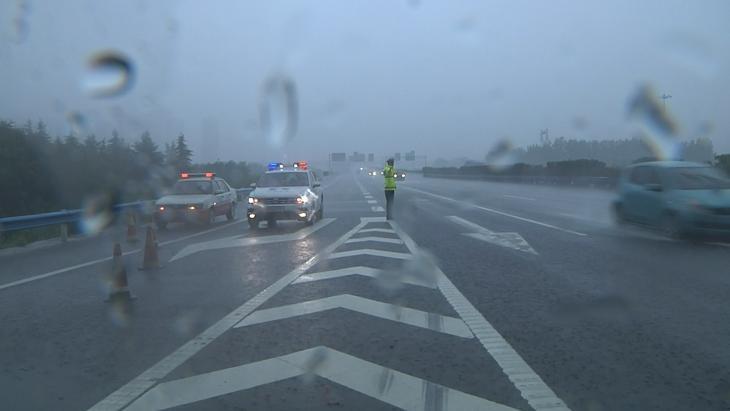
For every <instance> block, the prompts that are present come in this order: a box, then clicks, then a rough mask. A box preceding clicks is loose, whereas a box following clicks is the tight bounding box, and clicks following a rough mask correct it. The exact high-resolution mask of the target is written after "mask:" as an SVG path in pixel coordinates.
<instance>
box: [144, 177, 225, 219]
mask: <svg viewBox="0 0 730 411" xmlns="http://www.w3.org/2000/svg"><path fill="white" fill-rule="evenodd" d="M236 199H237V195H236V190H233V189H232V188H231V187H230V186H229V185H228V183H227V182H226V181H225V180H223V179H222V178H218V177H216V176H215V173H211V172H207V173H197V174H196V173H187V172H182V173H180V179H179V180H178V181H177V182H176V183H175V185H174V186H173V188H172V193H171V194H169V195H166V196H164V197H162V198H160V199H159V200H157V201H156V202H155V222H156V223H157V227H159V228H160V229H164V228H165V227H167V224H168V223H170V222H173V221H180V222H202V223H204V224H212V223H213V221H215V218H216V217H217V216H219V215H225V216H226V217H227V218H228V220H229V221H230V220H234V219H235V218H236Z"/></svg>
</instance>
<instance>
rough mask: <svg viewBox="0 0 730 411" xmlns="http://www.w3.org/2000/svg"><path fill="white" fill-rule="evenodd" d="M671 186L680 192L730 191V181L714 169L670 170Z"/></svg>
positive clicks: (683, 168) (686, 168)
mask: <svg viewBox="0 0 730 411" xmlns="http://www.w3.org/2000/svg"><path fill="white" fill-rule="evenodd" d="M669 170H670V171H669V176H670V179H669V181H670V185H671V186H672V188H675V189H678V190H717V189H730V179H729V178H728V177H727V176H726V175H724V174H723V173H722V172H721V171H720V170H718V169H716V168H713V167H682V168H672V169H669Z"/></svg>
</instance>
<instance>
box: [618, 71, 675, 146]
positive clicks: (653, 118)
mask: <svg viewBox="0 0 730 411" xmlns="http://www.w3.org/2000/svg"><path fill="white" fill-rule="evenodd" d="M665 104H666V102H661V101H660V99H659V94H658V93H657V92H656V91H655V90H654V89H653V88H652V87H651V86H648V85H643V86H641V87H639V89H638V90H637V92H636V94H635V95H634V96H633V97H632V98H631V99H630V101H629V103H628V116H629V118H630V119H633V120H635V121H638V124H639V127H640V130H641V134H642V139H643V140H644V143H645V144H646V145H647V146H648V147H649V150H651V152H652V154H653V155H654V156H655V157H656V158H657V159H659V160H671V159H677V158H678V157H679V150H680V147H681V146H680V144H679V142H678V141H677V140H676V138H675V137H676V135H677V133H678V132H679V126H678V125H677V123H676V121H675V120H674V119H673V118H672V117H671V116H670V115H669V112H668V110H667V109H666V107H665Z"/></svg>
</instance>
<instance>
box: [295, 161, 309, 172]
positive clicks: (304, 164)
mask: <svg viewBox="0 0 730 411" xmlns="http://www.w3.org/2000/svg"><path fill="white" fill-rule="evenodd" d="M294 168H298V169H300V170H306V169H308V168H309V164H307V162H306V161H297V162H296V163H294Z"/></svg>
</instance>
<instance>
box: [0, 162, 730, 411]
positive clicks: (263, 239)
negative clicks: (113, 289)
mask: <svg viewBox="0 0 730 411" xmlns="http://www.w3.org/2000/svg"><path fill="white" fill-rule="evenodd" d="M381 187H382V181H381V180H380V179H379V178H375V177H368V176H364V175H363V176H352V175H341V176H338V177H334V178H330V179H329V180H327V181H325V207H326V211H325V217H326V220H324V221H320V222H318V223H316V224H315V225H314V226H313V227H311V228H307V227H304V226H303V225H301V224H299V223H294V222H284V223H280V224H279V225H278V226H277V227H275V228H261V229H260V230H258V231H251V230H249V228H248V225H247V224H246V223H245V222H242V221H240V220H238V221H236V222H233V223H228V222H224V219H223V218H221V219H220V221H219V222H218V223H217V224H216V225H215V226H214V227H212V228H201V227H186V226H173V227H171V229H170V230H168V231H167V232H161V233H160V235H159V237H160V238H159V241H160V245H161V247H160V250H159V251H160V257H161V260H162V262H163V264H164V267H163V268H162V269H160V270H158V271H156V272H141V271H137V269H136V268H137V266H138V265H140V263H141V259H142V254H141V253H140V252H135V250H137V249H139V248H140V247H141V246H142V245H143V244H141V243H138V244H136V245H128V244H126V243H123V251H125V252H128V253H129V254H127V255H125V257H124V260H125V262H126V265H127V268H128V277H129V283H130V289H131V290H132V292H133V293H134V295H135V296H136V299H135V300H133V301H132V302H129V303H118V304H112V303H105V302H104V299H105V297H106V295H105V288H104V286H105V283H104V281H103V280H104V278H105V275H106V274H107V273H108V272H109V270H110V265H111V261H109V259H108V257H110V255H111V249H112V244H113V240H114V237H115V235H114V233H113V232H108V233H104V234H103V235H101V236H99V237H96V238H94V239H82V240H78V241H72V242H70V243H68V244H63V245H61V244H55V245H50V246H46V247H39V248H36V249H32V250H27V251H21V252H7V251H5V252H2V253H0V323H1V324H2V327H0V367H2V368H1V369H2V372H0V397H1V398H2V403H3V404H4V406H3V408H6V409H13V410H35V409H59V410H63V409H68V410H77V409H89V408H91V407H94V406H96V407H97V409H121V408H123V407H129V409H152V408H167V407H177V409H185V410H199V409H211V410H214V409H215V410H217V409H231V410H234V409H235V410H239V409H246V410H248V409H279V410H292V409H343V410H351V409H363V410H373V409H393V408H396V409H397V408H409V409H430V410H437V409H469V408H472V409H509V408H513V409H522V410H530V409H539V410H542V409H545V410H548V409H565V408H568V409H573V410H619V409H620V410H624V409H626V410H704V409H708V410H723V409H730V349H728V346H730V344H728V342H730V321H728V318H730V304H728V298H729V296H730V248H729V247H728V246H727V245H722V244H702V243H699V244H698V243H693V244H688V243H682V242H676V241H669V240H666V239H663V238H662V237H660V236H658V235H656V234H654V233H651V232H649V231H646V230H643V229H637V228H632V227H615V226H614V225H613V224H612V222H611V221H610V216H609V214H608V203H609V201H610V199H611V198H612V193H610V192H607V191H601V190H590V189H571V188H561V187H535V186H527V185H512V184H497V183H486V182H476V181H454V180H442V179H424V178H422V177H420V176H417V175H411V176H409V177H408V180H407V181H405V182H401V183H399V188H398V191H397V194H396V206H395V223H394V224H390V223H388V222H385V221H382V220H383V216H384V213H383V212H382V211H381V207H384V198H383V192H382V188H381ZM239 215H243V214H242V213H239ZM196 244H197V245H196ZM193 245H196V247H197V248H198V249H200V251H198V252H195V253H192V254H189V255H185V253H184V252H183V253H181V251H184V250H186V247H189V246H193ZM424 252H425V254H424ZM181 255H183V257H180V258H176V259H173V258H174V257H175V256H181ZM171 259H173V260H172V261H170V260H171ZM49 273H54V274H52V275H49V276H47V277H45V278H40V277H38V278H37V279H36V280H33V281H29V282H26V283H22V284H21V283H18V282H19V281H22V280H23V279H29V278H34V277H36V276H42V275H44V274H49Z"/></svg>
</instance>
